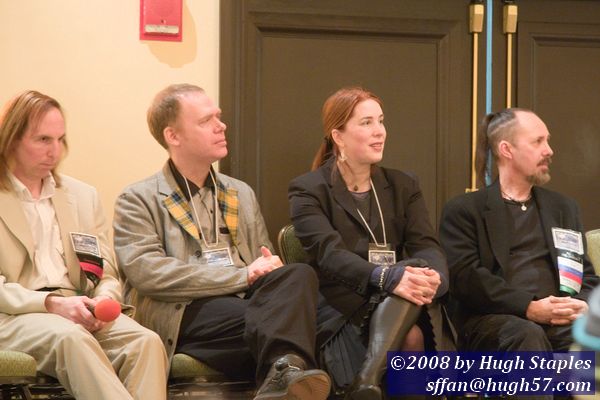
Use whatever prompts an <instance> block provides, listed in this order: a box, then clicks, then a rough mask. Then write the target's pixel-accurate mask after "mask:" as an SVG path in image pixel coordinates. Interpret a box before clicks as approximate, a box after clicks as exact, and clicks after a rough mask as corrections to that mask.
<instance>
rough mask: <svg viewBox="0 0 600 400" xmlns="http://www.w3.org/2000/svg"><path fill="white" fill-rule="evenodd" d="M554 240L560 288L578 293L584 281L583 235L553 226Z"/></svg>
mask: <svg viewBox="0 0 600 400" xmlns="http://www.w3.org/2000/svg"><path fill="white" fill-rule="evenodd" d="M552 240H553V241H554V247H556V250H557V251H558V258H557V261H558V276H559V290H560V291H561V292H565V293H567V294H569V295H576V294H577V293H579V291H580V290H581V284H582V282H583V237H582V235H581V232H577V231H573V230H570V229H561V228H552Z"/></svg>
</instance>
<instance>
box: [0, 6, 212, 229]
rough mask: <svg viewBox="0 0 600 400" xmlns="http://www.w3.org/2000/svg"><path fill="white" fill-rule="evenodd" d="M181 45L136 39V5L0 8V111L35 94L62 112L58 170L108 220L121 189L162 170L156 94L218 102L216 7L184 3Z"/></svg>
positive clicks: (179, 43) (137, 8)
mask: <svg viewBox="0 0 600 400" xmlns="http://www.w3.org/2000/svg"><path fill="white" fill-rule="evenodd" d="M183 3H184V4H183V12H184V15H183V41H182V42H154V41H140V40H139V7H140V2H139V1H138V0H52V1H48V0H18V1H13V0H0V16H2V23H1V24H0V103H1V104H2V105H3V104H5V103H6V101H7V100H8V99H10V98H11V97H12V96H13V95H15V94H16V93H19V92H20V91H22V90H25V89H35V90H39V91H41V92H43V93H46V94H48V95H51V96H53V97H55V98H57V99H58V100H59V101H60V102H61V104H62V105H63V107H64V108H65V111H66V117H67V137H68V141H69V146H70V151H69V154H68V157H67V158H66V160H65V161H64V163H63V164H62V167H61V169H60V170H61V172H64V173H66V174H68V175H71V176H73V177H76V178H78V179H81V180H83V181H86V182H88V183H90V184H92V185H94V186H96V187H97V188H98V190H99V191H100V193H101V196H102V202H103V203H104V208H105V211H106V214H107V216H108V218H110V219H112V215H113V205H114V200H115V198H116V196H117V195H118V194H119V192H120V191H121V189H122V188H123V187H124V186H125V185H127V184H129V183H132V182H134V181H136V180H139V179H142V178H144V177H146V176H148V175H150V174H152V173H154V172H155V171H156V170H158V169H159V168H160V167H161V166H162V164H163V163H164V161H165V160H166V152H165V151H164V150H163V149H162V147H160V145H159V144H158V143H156V141H154V139H153V138H152V136H151V135H150V133H149V132H148V129H147V126H146V117H145V115H146V114H145V113H146V109H147V107H148V105H149V103H150V101H151V99H152V97H153V95H154V94H155V93H156V92H157V91H158V90H160V89H162V88H163V87H164V86H166V85H168V84H170V83H176V82H189V83H195V84H197V85H200V86H202V87H204V88H205V89H206V91H207V92H208V94H209V95H210V96H212V97H213V99H215V101H218V97H217V96H218V81H219V68H218V67H219V64H218V62H219V0H184V1H183Z"/></svg>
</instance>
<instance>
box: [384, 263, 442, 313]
mask: <svg viewBox="0 0 600 400" xmlns="http://www.w3.org/2000/svg"><path fill="white" fill-rule="evenodd" d="M441 283H442V281H441V278H440V274H439V273H438V272H437V271H436V270H434V269H431V268H428V267H423V268H416V267H411V266H406V267H405V269H404V274H403V275H402V278H401V279H400V282H398V285H396V287H395V288H394V292H393V293H394V294H395V295H396V296H399V297H402V298H404V299H406V300H408V301H411V302H413V303H415V304H416V305H419V306H422V305H425V304H431V302H432V301H433V298H434V297H435V294H436V293H437V289H438V287H439V286H440V284H441Z"/></svg>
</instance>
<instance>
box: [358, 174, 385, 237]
mask: <svg viewBox="0 0 600 400" xmlns="http://www.w3.org/2000/svg"><path fill="white" fill-rule="evenodd" d="M369 182H371V188H372V189H373V195H374V196H375V202H376V203H377V209H378V210H379V218H380V219H381V228H382V230H383V244H379V243H378V242H377V238H375V234H374V233H373V231H372V230H371V228H370V227H369V224H367V221H366V220H365V217H363V215H362V213H361V212H360V210H359V209H358V208H357V209H356V212H358V215H359V216H360V219H362V221H363V223H364V224H365V226H366V227H367V230H368V231H369V234H370V235H371V239H373V242H374V243H375V246H377V247H387V237H386V235H385V222H383V213H382V212H381V206H380V205H379V198H378V197H377V190H375V185H373V180H372V179H370V178H369Z"/></svg>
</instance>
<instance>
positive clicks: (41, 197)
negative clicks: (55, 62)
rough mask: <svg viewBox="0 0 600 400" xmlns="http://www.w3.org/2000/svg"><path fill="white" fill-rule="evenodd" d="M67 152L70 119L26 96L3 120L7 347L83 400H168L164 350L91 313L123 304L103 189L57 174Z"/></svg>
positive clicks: (146, 335)
mask: <svg viewBox="0 0 600 400" xmlns="http://www.w3.org/2000/svg"><path fill="white" fill-rule="evenodd" d="M65 150H66V133H65V121H64V116H63V111H62V108H61V106H60V104H59V103H58V102H57V101H56V100H55V99H53V98H51V97H49V96H46V95H44V94H42V93H39V92H36V91H26V92H23V93H22V94H20V95H19V96H17V97H15V98H14V99H13V100H12V101H10V102H9V103H8V104H7V106H6V109H5V111H4V113H3V115H2V117H1V119H0V348H2V349H8V350H16V351H22V352H25V353H28V354H30V355H31V356H32V357H33V358H35V360H36V362H37V366H38V370H39V371H41V372H43V373H45V374H47V375H51V376H54V377H56V378H57V379H58V380H59V382H60V383H61V384H62V385H63V386H64V387H65V389H66V390H67V391H68V392H69V393H71V394H72V395H73V396H75V397H76V398H77V399H79V400H81V399H133V398H135V399H144V400H146V399H156V400H159V399H165V398H166V375H167V371H166V365H167V359H166V355H165V350H164V347H163V346H162V343H161V342H160V339H159V338H158V336H157V335H156V334H155V333H153V332H152V331H150V330H148V329H145V328H143V327H142V326H140V325H139V324H137V323H136V322H135V321H133V320H132V319H130V318H129V317H127V316H125V315H123V314H121V315H119V316H118V317H117V318H116V319H115V320H114V321H112V322H104V321H100V320H98V319H96V317H95V316H94V314H93V312H92V311H91V310H93V308H94V307H95V306H96V305H97V304H98V303H99V302H100V301H101V300H105V299H113V300H116V301H120V300H121V286H120V283H119V279H118V272H117V268H116V264H115V261H114V256H113V252H112V249H111V247H110V245H109V243H108V236H107V226H106V221H105V218H104V215H103V212H102V208H101V206H100V203H99V199H98V195H97V193H96V190H95V189H94V188H93V187H91V186H89V185H87V184H85V183H83V182H80V181H78V180H76V179H73V178H71V177H68V176H65V175H60V174H58V173H57V171H56V169H57V167H58V165H59V164H60V162H61V160H62V158H63V154H64V152H65Z"/></svg>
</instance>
